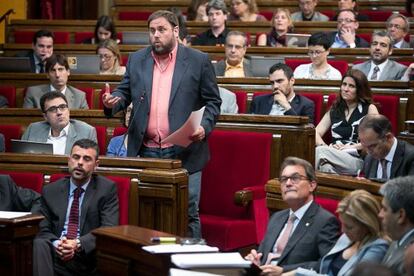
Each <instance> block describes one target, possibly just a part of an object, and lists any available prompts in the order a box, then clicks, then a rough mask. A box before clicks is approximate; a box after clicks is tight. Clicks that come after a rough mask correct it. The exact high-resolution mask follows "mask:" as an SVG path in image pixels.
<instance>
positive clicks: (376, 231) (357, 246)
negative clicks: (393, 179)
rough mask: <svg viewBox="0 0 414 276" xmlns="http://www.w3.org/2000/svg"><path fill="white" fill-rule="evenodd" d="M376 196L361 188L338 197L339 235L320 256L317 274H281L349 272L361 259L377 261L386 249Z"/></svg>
mask: <svg viewBox="0 0 414 276" xmlns="http://www.w3.org/2000/svg"><path fill="white" fill-rule="evenodd" d="M380 209H381V207H380V204H379V203H378V201H377V199H376V198H375V197H374V196H373V195H372V194H370V193H369V192H367V191H365V190H355V191H353V192H351V193H350V194H349V195H348V196H346V197H345V198H344V199H342V200H341V202H340V203H339V205H338V209H337V210H336V211H337V213H338V215H339V219H340V220H341V223H342V232H343V234H342V236H341V237H340V238H339V239H338V241H337V242H336V244H335V245H334V247H333V248H332V249H331V250H330V251H329V252H328V254H326V255H325V256H324V257H322V259H321V263H320V267H319V273H317V272H316V271H313V270H312V271H311V270H307V269H303V268H298V269H297V270H296V271H294V272H289V273H285V274H284V275H299V276H303V275H338V276H345V275H350V274H351V273H352V270H353V268H354V267H355V266H356V265H357V264H358V263H362V262H370V263H380V262H381V261H382V259H383V258H384V256H385V253H386V252H387V250H388V246H389V244H388V241H387V240H385V239H384V235H383V233H382V231H381V221H380V219H379V218H378V213H379V211H380Z"/></svg>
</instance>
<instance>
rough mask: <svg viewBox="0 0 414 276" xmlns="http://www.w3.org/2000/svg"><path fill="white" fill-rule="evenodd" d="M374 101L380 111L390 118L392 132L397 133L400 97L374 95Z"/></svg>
mask: <svg viewBox="0 0 414 276" xmlns="http://www.w3.org/2000/svg"><path fill="white" fill-rule="evenodd" d="M372 101H373V102H374V103H376V104H377V107H378V112H379V113H381V114H382V115H384V116H385V117H387V118H388V119H389V120H390V122H391V126H392V133H394V135H397V134H398V114H399V106H400V97H399V96H392V95H373V96H372Z"/></svg>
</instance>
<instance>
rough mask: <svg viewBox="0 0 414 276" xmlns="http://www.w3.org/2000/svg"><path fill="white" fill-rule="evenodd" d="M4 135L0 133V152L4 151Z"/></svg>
mask: <svg viewBox="0 0 414 276" xmlns="http://www.w3.org/2000/svg"><path fill="white" fill-rule="evenodd" d="M5 148H6V147H5V144H4V135H3V134H1V133H0V152H4V151H5Z"/></svg>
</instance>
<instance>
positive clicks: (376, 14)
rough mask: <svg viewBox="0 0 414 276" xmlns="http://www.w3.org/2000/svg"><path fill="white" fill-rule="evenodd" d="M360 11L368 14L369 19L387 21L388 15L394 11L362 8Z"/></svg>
mask: <svg viewBox="0 0 414 276" xmlns="http://www.w3.org/2000/svg"><path fill="white" fill-rule="evenodd" d="M359 13H360V14H365V15H367V16H368V18H369V21H377V22H386V21H387V19H388V17H390V16H391V14H392V11H378V10H376V11H374V10H361V11H359Z"/></svg>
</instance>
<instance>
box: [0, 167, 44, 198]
mask: <svg viewBox="0 0 414 276" xmlns="http://www.w3.org/2000/svg"><path fill="white" fill-rule="evenodd" d="M0 173H1V174H8V175H10V177H11V178H12V179H13V181H14V182H15V183H16V184H17V185H18V186H20V187H23V188H26V189H32V190H33V191H35V192H38V193H42V188H43V174H41V173H32V172H15V171H4V170H0Z"/></svg>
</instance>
